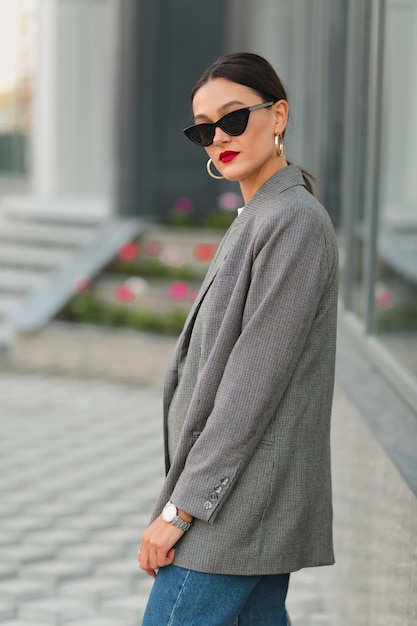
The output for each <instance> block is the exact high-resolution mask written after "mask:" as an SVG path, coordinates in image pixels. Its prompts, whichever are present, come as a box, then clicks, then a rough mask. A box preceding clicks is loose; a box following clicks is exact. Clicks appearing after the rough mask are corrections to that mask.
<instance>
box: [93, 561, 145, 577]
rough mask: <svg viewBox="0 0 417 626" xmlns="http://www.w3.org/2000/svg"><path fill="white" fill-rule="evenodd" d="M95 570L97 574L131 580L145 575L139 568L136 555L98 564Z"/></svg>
mask: <svg viewBox="0 0 417 626" xmlns="http://www.w3.org/2000/svg"><path fill="white" fill-rule="evenodd" d="M94 571H95V574H96V575H97V576H104V577H105V578H107V577H110V578H117V579H119V580H125V581H129V582H134V581H137V580H138V578H139V576H141V575H143V572H141V570H140V569H139V565H138V562H137V560H136V555H135V556H133V557H132V558H125V559H119V560H118V561H112V562H111V563H105V564H101V565H98V566H97V567H95V568H94Z"/></svg>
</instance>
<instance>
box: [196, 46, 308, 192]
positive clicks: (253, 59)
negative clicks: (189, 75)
mask: <svg viewBox="0 0 417 626" xmlns="http://www.w3.org/2000/svg"><path fill="white" fill-rule="evenodd" d="M215 78H225V79H226V80H230V81H231V82H233V83H238V84H239V85H244V86H245V87H248V88H249V89H252V91H254V92H255V93H257V94H258V95H259V96H260V97H261V98H262V99H263V100H264V101H265V102H269V101H273V102H277V101H278V100H286V101H287V102H288V97H287V92H286V90H285V87H284V85H283V83H282V81H281V79H280V78H279V76H278V75H277V73H276V71H275V70H274V68H273V67H272V65H271V64H270V63H269V62H268V61H267V60H266V59H264V58H263V57H261V56H259V55H258V54H254V53H252V52H238V53H235V54H229V55H226V56H223V57H220V58H219V59H217V61H215V62H214V63H213V64H212V65H210V66H209V67H208V68H207V69H206V71H205V72H203V74H202V75H201V77H200V79H199V80H198V81H197V83H196V84H195V86H194V88H193V90H192V92H191V103H192V102H193V100H194V96H195V94H196V93H197V91H198V90H199V89H200V88H201V87H202V86H203V85H205V84H206V83H208V82H210V81H211V80H213V79H215ZM284 134H285V131H284V133H283V135H284ZM287 162H288V164H290V163H289V161H288V159H287ZM302 173H303V178H304V184H305V186H306V188H307V190H308V191H309V192H310V193H312V194H313V195H314V188H313V181H314V183H317V181H316V180H315V178H314V177H313V176H312V175H311V174H309V173H308V172H306V171H305V170H302Z"/></svg>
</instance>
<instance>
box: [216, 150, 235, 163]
mask: <svg viewBox="0 0 417 626" xmlns="http://www.w3.org/2000/svg"><path fill="white" fill-rule="evenodd" d="M238 154H239V152H231V151H230V150H226V152H222V153H221V154H220V156H219V159H220V161H221V162H222V163H229V161H233V159H234V158H236V157H237V156H238Z"/></svg>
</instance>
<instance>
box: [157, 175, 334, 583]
mask: <svg viewBox="0 0 417 626" xmlns="http://www.w3.org/2000/svg"><path fill="white" fill-rule="evenodd" d="M337 279H338V263H337V246H336V239H335V234H334V231H333V227H332V225H331V221H330V219H329V216H328V214H327V213H326V211H325V210H324V208H323V207H322V206H321V204H320V203H319V202H318V201H317V200H316V199H315V198H314V197H313V196H312V195H311V194H309V193H308V192H307V191H306V189H305V186H304V183H303V178H302V174H301V171H300V169H299V168H298V167H296V166H293V165H291V166H289V167H286V168H284V169H282V170H280V171H279V172H278V173H277V174H275V175H274V176H273V177H272V178H270V179H269V180H268V181H267V182H266V183H265V184H264V185H263V186H262V187H261V189H259V190H258V192H257V193H256V194H255V195H254V196H253V198H252V199H251V200H250V202H249V203H248V204H247V205H246V207H245V209H244V211H243V212H242V213H241V214H240V215H239V216H238V217H237V218H236V219H235V221H234V222H233V224H232V226H231V227H230V229H229V231H228V232H227V233H226V235H225V237H224V239H223V241H222V243H221V245H220V246H219V249H218V252H217V255H216V257H215V258H214V260H213V263H212V265H211V267H210V269H209V271H208V273H207V276H206V278H205V280H204V282H203V284H202V286H201V289H200V292H199V294H198V296H197V299H196V301H195V303H194V305H193V307H192V309H191V311H190V314H189V316H188V319H187V321H186V323H185V326H184V330H183V332H182V334H181V336H180V337H179V340H178V343H177V346H176V349H175V352H174V355H173V358H172V360H171V363H170V365H169V368H168V372H167V376H166V381H165V390H164V428H165V451H166V465H167V476H166V479H165V482H164V484H163V487H162V490H161V493H160V496H159V499H158V502H157V505H156V508H155V511H154V515H153V517H156V516H157V515H159V513H160V512H161V510H162V508H163V506H164V504H165V503H166V501H167V500H168V499H171V500H172V501H173V502H174V504H175V505H176V506H177V507H178V508H180V509H183V510H184V511H187V513H189V514H191V515H193V516H194V523H193V526H192V527H191V529H190V530H189V531H187V532H186V533H185V535H184V536H183V538H182V539H181V540H180V542H179V543H178V544H177V546H176V548H177V552H176V556H175V561H174V563H175V564H176V565H179V566H181V567H186V568H191V569H194V570H197V571H202V572H209V573H218V574H243V575H249V574H278V573H285V572H291V571H295V570H297V569H299V568H302V567H311V566H315V565H327V564H331V563H333V562H334V559H333V549H332V505H331V482H330V449H329V448H330V447H329V434H330V432H329V431H330V413H331V404H332V395H333V381H334V360H335V341H336V339H335V337H336V309H337Z"/></svg>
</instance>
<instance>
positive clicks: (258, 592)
mask: <svg viewBox="0 0 417 626" xmlns="http://www.w3.org/2000/svg"><path fill="white" fill-rule="evenodd" d="M289 577H290V575H289V574H279V575H274V576H226V575H223V574H203V573H201V572H195V571H193V570H189V569H184V568H182V567H177V566H176V565H168V566H167V567H162V568H161V569H160V570H159V571H158V575H157V577H156V580H155V582H154V585H153V588H152V591H151V594H150V596H149V600H148V605H147V607H146V611H145V615H144V618H143V622H142V626H234V625H236V624H238V625H239V626H259V625H260V624H262V626H287V624H289V618H288V615H287V611H286V609H285V598H286V596H287V590H288V583H289Z"/></svg>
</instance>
